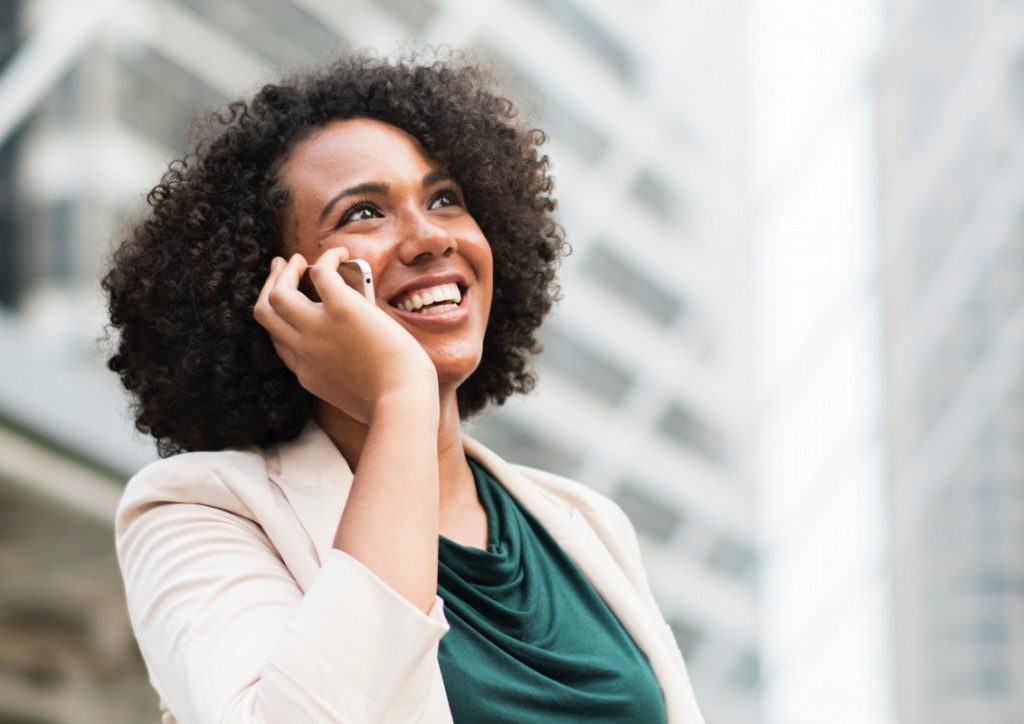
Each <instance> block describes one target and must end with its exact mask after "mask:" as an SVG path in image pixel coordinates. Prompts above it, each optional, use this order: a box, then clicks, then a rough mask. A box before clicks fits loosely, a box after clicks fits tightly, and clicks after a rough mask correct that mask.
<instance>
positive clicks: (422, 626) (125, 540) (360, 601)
mask: <svg viewBox="0 0 1024 724" xmlns="http://www.w3.org/2000/svg"><path fill="white" fill-rule="evenodd" d="M211 475H212V473H211ZM129 497H130V496H126V499H127V498H129ZM117 549H118V558H119V561H120V564H121V568H122V573H123V575H124V581H125V589H126V593H127V600H128V608H129V613H130V616H131V619H132V623H133V626H134V629H135V633H136V637H137V639H138V642H139V647H140V649H141V651H142V654H143V657H144V658H145V660H146V663H147V665H148V667H149V671H150V678H151V681H152V683H153V685H154V687H155V688H156V689H157V691H158V693H159V694H160V696H161V698H162V700H163V702H164V705H165V706H166V707H167V708H168V709H169V710H170V711H171V713H172V714H173V715H174V717H175V718H176V719H177V720H178V721H181V722H188V723H192V722H196V723H204V724H205V723H207V722H209V723H213V722H217V723H226V722H289V721H304V722H318V721H330V722H345V723H349V724H354V723H356V722H374V721H392V722H403V721H409V722H412V721H416V720H417V719H418V718H419V717H420V715H421V714H422V709H423V706H424V704H425V702H426V700H427V699H428V698H429V697H430V696H431V687H433V686H437V685H438V683H437V682H436V681H435V678H436V673H435V672H436V662H437V648H438V642H439V641H440V639H441V637H442V636H443V634H444V633H445V632H446V631H447V630H448V625H447V623H446V621H445V619H444V614H443V609H442V603H441V600H440V598H438V599H437V600H436V601H435V604H434V607H433V609H432V610H431V611H430V613H429V614H424V613H422V612H421V611H420V610H419V609H417V608H416V607H415V606H413V605H412V604H411V603H409V602H408V601H406V600H405V599H403V598H402V597H401V596H400V595H399V594H397V593H396V592H395V591H393V590H392V589H391V588H389V587H388V586H387V585H386V584H384V583H383V582H382V581H381V580H380V579H379V578H378V577H377V576H376V575H374V574H373V573H372V572H370V571H369V570H368V569H367V568H365V567H364V566H363V565H361V564H360V563H359V562H358V561H357V560H355V559H354V558H352V557H351V556H349V555H347V554H345V553H343V552H341V551H337V550H334V551H331V552H330V554H329V555H328V556H327V557H326V559H325V560H324V561H323V565H322V567H321V569H320V571H319V573H318V574H317V575H316V577H315V579H314V581H313V583H312V585H311V586H310V587H309V588H308V590H306V591H305V593H303V592H302V591H301V590H300V588H299V586H298V584H297V583H296V581H295V580H294V579H293V577H292V576H291V574H290V573H289V571H288V569H287V568H286V567H285V565H284V564H283V562H282V560H281V558H280V557H279V555H278V553H277V552H276V551H275V549H274V547H273V545H272V544H271V542H270V540H269V538H268V537H267V536H266V535H265V533H264V532H263V531H262V529H261V528H260V526H259V525H257V524H256V523H255V522H253V521H252V520H249V519H247V518H246V517H244V516H242V515H239V514H237V513H236V512H232V511H229V510H225V509H222V508H219V507H216V506H215V505H208V504H200V503H190V502H180V501H179V502H168V501H154V500H148V501H145V500H140V499H139V497H138V496H136V497H135V499H134V502H131V501H129V502H123V503H122V509H121V510H120V511H119V516H118V533H117Z"/></svg>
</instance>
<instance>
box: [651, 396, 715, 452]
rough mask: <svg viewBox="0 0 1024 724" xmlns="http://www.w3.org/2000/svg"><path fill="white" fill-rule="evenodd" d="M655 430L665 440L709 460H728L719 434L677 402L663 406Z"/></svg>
mask: <svg viewBox="0 0 1024 724" xmlns="http://www.w3.org/2000/svg"><path fill="white" fill-rule="evenodd" d="M657 430H658V432H659V433H661V435H662V436H663V437H664V438H665V439H666V440H669V441H670V442H673V443H676V444H679V445H683V446H685V447H687V448H690V449H691V450H693V451H694V452H696V453H698V454H699V455H701V456H703V457H705V458H707V459H708V460H709V461H710V462H713V463H716V464H719V465H722V464H726V463H727V462H728V461H727V459H726V451H725V449H724V445H723V442H722V440H721V437H720V436H719V434H718V433H717V432H715V431H714V430H712V429H711V428H710V427H709V426H708V425H706V424H705V423H704V422H703V421H701V420H700V419H698V418H697V416H696V415H694V414H693V413H692V412H690V411H689V410H687V409H686V408H685V407H683V405H682V404H681V403H679V402H670V403H669V404H668V405H667V406H666V407H665V410H664V412H663V413H662V415H661V418H660V419H659V420H658V423H657Z"/></svg>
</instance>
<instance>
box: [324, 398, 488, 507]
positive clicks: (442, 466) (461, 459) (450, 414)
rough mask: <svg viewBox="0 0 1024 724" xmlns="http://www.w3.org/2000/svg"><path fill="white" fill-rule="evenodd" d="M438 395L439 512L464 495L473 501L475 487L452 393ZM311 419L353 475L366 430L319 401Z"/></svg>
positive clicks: (411, 412) (339, 411) (365, 426)
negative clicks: (313, 419)
mask: <svg viewBox="0 0 1024 724" xmlns="http://www.w3.org/2000/svg"><path fill="white" fill-rule="evenodd" d="M439 395H440V403H441V404H440V410H441V416H440V422H439V424H438V429H437V460H438V474H439V481H440V491H439V492H440V506H441V510H442V511H443V510H444V509H445V508H446V507H448V506H449V505H455V504H457V503H458V502H460V501H463V500H465V496H466V495H471V496H472V497H473V499H474V500H475V499H476V487H475V484H474V482H473V473H472V470H470V468H469V464H468V463H467V462H466V453H465V451H464V449H463V447H462V428H461V426H460V418H459V404H458V399H457V397H456V394H455V390H454V389H451V390H445V389H441V390H439ZM410 414H415V410H411V411H410ZM313 416H314V418H315V419H316V421H317V423H319V425H320V427H322V428H323V429H324V432H326V433H327V435H328V437H330V438H331V440H332V441H333V442H334V444H335V446H336V447H337V448H338V450H339V451H340V452H341V454H342V456H343V457H344V458H345V461H346V462H347V463H348V465H349V468H351V469H352V472H353V473H355V472H356V471H357V470H358V468H359V458H360V456H361V454H362V451H363V445H364V444H365V442H366V436H367V433H368V432H369V427H368V426H367V425H366V424H364V423H362V422H359V421H357V420H355V419H353V418H352V417H349V416H348V415H346V414H345V413H344V412H342V411H341V410H339V409H338V408H336V407H333V406H331V405H328V404H327V403H326V402H323V401H319V402H317V403H316V406H315V409H314V413H313Z"/></svg>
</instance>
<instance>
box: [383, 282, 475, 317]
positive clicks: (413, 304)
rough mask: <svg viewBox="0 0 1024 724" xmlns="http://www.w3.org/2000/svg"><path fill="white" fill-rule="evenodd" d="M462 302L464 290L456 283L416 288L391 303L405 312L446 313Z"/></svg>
mask: <svg viewBox="0 0 1024 724" xmlns="http://www.w3.org/2000/svg"><path fill="white" fill-rule="evenodd" d="M461 302H462V291H461V290H460V289H459V286H458V285H457V284H455V283H448V284H438V285H437V286H434V287H427V288H424V289H415V290H413V291H410V292H407V293H405V294H402V295H400V296H399V297H396V298H395V299H392V300H391V302H390V304H391V306H393V307H396V308H398V309H401V310H402V311H404V312H412V313H414V314H444V313H445V312H450V311H452V310H454V309H457V308H458V306H459V304H460V303H461Z"/></svg>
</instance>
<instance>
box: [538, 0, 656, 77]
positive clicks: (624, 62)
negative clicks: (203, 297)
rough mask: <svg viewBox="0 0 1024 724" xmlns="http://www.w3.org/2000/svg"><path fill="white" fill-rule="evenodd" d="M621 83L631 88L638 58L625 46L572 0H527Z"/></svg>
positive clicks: (635, 74) (635, 75)
mask: <svg viewBox="0 0 1024 724" xmlns="http://www.w3.org/2000/svg"><path fill="white" fill-rule="evenodd" d="M529 2H530V4H532V5H533V6H534V7H536V8H538V9H539V10H541V11H542V12H544V14H545V15H547V16H548V18H550V19H551V20H552V22H554V23H555V25H557V26H559V27H560V28H561V29H562V30H563V31H564V32H565V33H566V34H567V35H569V36H570V37H572V38H573V39H575V40H576V41H577V42H578V43H579V44H580V45H581V46H582V47H583V48H585V49H586V50H587V51H588V52H589V53H590V54H591V55H593V56H594V58H595V59H597V61H598V62H599V63H600V64H601V65H603V66H604V67H606V68H607V69H608V70H610V71H611V72H612V73H613V74H614V75H615V76H616V77H617V78H618V79H619V80H620V81H621V82H622V83H623V84H624V85H626V86H627V87H634V86H635V85H636V78H637V61H636V58H635V57H634V56H633V54H632V53H630V52H629V51H628V50H627V49H626V47H625V46H624V45H623V44H622V43H620V42H619V41H618V39H616V38H615V37H614V36H612V35H611V34H610V33H609V32H608V31H607V30H605V29H604V28H603V27H602V26H601V24H600V23H599V22H597V21H596V20H594V18H592V17H591V16H590V15H588V14H587V13H586V12H585V11H584V10H583V9H582V8H581V7H580V6H579V5H577V4H576V3H575V2H573V1H572V0H529Z"/></svg>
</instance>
